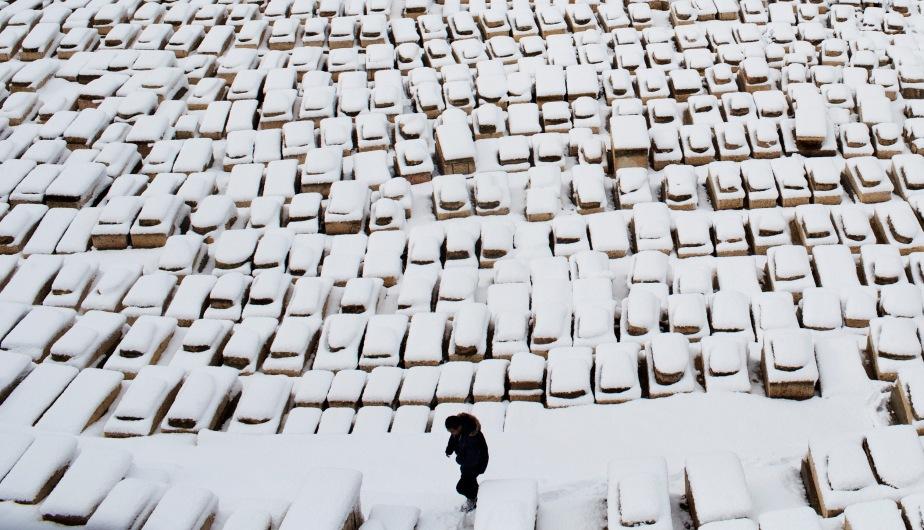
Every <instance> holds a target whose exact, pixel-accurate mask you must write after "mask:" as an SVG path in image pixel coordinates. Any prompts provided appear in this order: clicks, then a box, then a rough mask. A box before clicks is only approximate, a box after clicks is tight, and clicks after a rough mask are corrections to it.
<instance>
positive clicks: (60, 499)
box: [39, 449, 132, 524]
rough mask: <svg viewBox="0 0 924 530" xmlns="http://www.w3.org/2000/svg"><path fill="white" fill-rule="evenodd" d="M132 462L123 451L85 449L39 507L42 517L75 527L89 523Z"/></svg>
mask: <svg viewBox="0 0 924 530" xmlns="http://www.w3.org/2000/svg"><path fill="white" fill-rule="evenodd" d="M131 461H132V460H131V456H130V455H129V454H128V453H127V452H124V451H111V450H103V449H97V450H92V449H85V450H82V451H81V452H80V454H79V455H78V456H77V458H76V459H74V461H73V462H72V463H71V465H70V467H68V469H67V472H65V473H64V476H63V477H61V481H60V482H58V484H57V486H55V489H54V491H52V492H51V494H50V495H49V496H48V497H47V498H46V499H45V500H44V501H43V502H42V504H41V506H40V507H39V512H40V513H41V514H42V518H44V519H47V520H52V521H59V522H69V523H72V524H73V522H77V523H80V522H86V521H88V520H89V518H90V516H91V515H92V514H93V512H94V511H95V510H96V508H97V506H99V504H100V503H101V502H102V501H103V499H104V498H105V496H106V494H107V493H109V490H111V489H112V488H113V486H115V485H116V483H118V482H119V481H120V480H122V478H123V477H124V476H125V474H126V473H127V472H128V470H129V467H130V466H131Z"/></svg>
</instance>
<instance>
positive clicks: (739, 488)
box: [686, 453, 753, 524]
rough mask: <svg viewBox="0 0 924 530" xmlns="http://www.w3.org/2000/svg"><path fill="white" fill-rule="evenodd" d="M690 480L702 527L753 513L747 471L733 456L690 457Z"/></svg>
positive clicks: (725, 454) (726, 454)
mask: <svg viewBox="0 0 924 530" xmlns="http://www.w3.org/2000/svg"><path fill="white" fill-rule="evenodd" d="M686 481H687V484H688V491H689V492H690V493H691V494H692V495H693V500H692V502H694V503H695V504H696V520H697V521H699V523H700V524H706V523H711V522H715V521H724V520H729V519H735V518H747V517H748V516H749V515H750V514H751V511H752V510H753V502H752V500H751V496H750V494H749V492H748V487H747V484H746V482H745V477H744V470H743V469H742V467H741V462H740V460H739V459H738V457H737V456H735V455H734V454H733V453H706V454H700V455H694V456H691V457H688V458H687V461H686Z"/></svg>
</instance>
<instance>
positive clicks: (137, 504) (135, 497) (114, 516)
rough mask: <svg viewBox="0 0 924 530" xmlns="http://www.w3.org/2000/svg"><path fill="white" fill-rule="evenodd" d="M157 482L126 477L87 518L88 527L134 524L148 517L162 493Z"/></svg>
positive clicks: (102, 528) (107, 529) (106, 529)
mask: <svg viewBox="0 0 924 530" xmlns="http://www.w3.org/2000/svg"><path fill="white" fill-rule="evenodd" d="M163 489H164V488H163V486H162V485H161V484H158V483H157V482H153V481H148V480H144V479H139V478H131V477H130V478H126V479H123V480H121V481H120V482H119V483H118V484H116V485H115V486H114V487H113V488H112V490H110V491H109V493H108V494H107V495H106V498H104V499H103V501H102V502H101V503H100V504H99V506H98V507H97V508H96V511H94V512H93V515H92V516H90V519H89V521H87V527H88V528H94V529H99V530H111V529H115V528H131V527H132V525H135V524H137V522H138V521H142V520H146V519H147V518H148V516H149V515H150V514H151V512H152V511H153V510H154V507H155V506H156V505H157V502H158V501H159V500H160V497H161V495H162V494H163Z"/></svg>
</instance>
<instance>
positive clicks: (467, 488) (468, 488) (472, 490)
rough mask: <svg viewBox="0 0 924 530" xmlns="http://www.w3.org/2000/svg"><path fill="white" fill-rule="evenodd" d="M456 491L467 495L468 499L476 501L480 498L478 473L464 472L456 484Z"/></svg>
mask: <svg viewBox="0 0 924 530" xmlns="http://www.w3.org/2000/svg"><path fill="white" fill-rule="evenodd" d="M456 491H458V492H459V493H461V494H462V495H465V497H466V498H467V499H470V500H472V501H474V500H475V499H477V498H478V473H474V472H472V471H462V476H461V477H459V482H458V484H456Z"/></svg>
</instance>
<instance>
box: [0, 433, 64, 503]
mask: <svg viewBox="0 0 924 530" xmlns="http://www.w3.org/2000/svg"><path fill="white" fill-rule="evenodd" d="M76 449H77V441H76V440H75V439H74V438H72V437H68V436H60V435H41V436H37V437H36V438H35V440H34V441H33V442H32V444H31V445H30V446H29V448H28V449H26V451H25V452H24V453H23V454H22V456H21V457H20V458H19V460H18V461H17V462H16V465H14V466H13V467H12V469H10V471H9V473H7V474H6V477H4V478H3V481H2V482H0V499H3V500H12V501H16V502H24V503H30V504H34V503H36V502H38V501H40V500H41V498H40V493H41V491H42V488H43V487H44V486H45V484H46V483H47V482H48V480H49V479H50V477H52V476H53V475H54V474H55V473H56V472H59V471H60V470H62V469H64V468H66V467H67V466H68V465H69V464H70V463H71V461H72V460H73V459H74V453H75V452H76Z"/></svg>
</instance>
